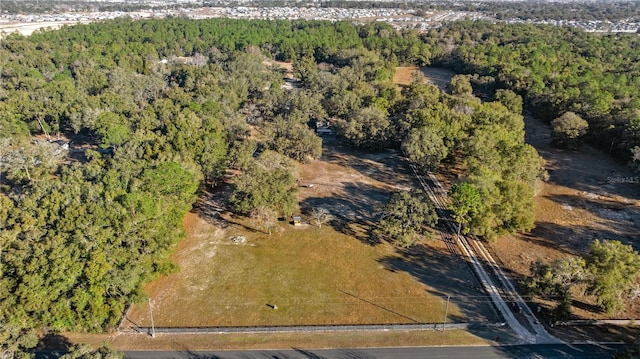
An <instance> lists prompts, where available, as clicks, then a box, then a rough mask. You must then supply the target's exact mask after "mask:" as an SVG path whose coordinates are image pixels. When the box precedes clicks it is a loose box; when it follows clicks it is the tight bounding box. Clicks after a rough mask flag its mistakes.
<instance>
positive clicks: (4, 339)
mask: <svg viewBox="0 0 640 359" xmlns="http://www.w3.org/2000/svg"><path fill="white" fill-rule="evenodd" d="M37 344H38V336H37V335H36V333H35V331H34V330H30V329H23V328H19V327H17V326H14V325H11V324H7V323H2V322H0V358H2V359H5V358H7V359H10V358H16V359H22V358H24V359H26V358H33V357H35V354H34V353H32V352H31V351H30V350H31V349H33V348H35V346H36V345H37Z"/></svg>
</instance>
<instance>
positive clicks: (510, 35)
mask: <svg viewBox="0 0 640 359" xmlns="http://www.w3.org/2000/svg"><path fill="white" fill-rule="evenodd" d="M430 36H439V37H440V38H441V39H442V41H447V42H450V43H453V44H454V45H453V46H452V48H453V50H452V51H451V52H450V53H447V54H445V55H444V56H441V57H440V58H439V59H437V60H434V61H435V62H437V63H439V64H442V65H445V66H448V67H451V68H452V69H455V70H456V71H460V72H464V73H468V74H472V75H474V76H476V75H477V77H476V78H475V80H474V81H475V84H476V85H477V86H476V88H477V89H478V90H479V91H480V92H484V93H487V94H491V93H493V91H494V90H495V89H496V88H507V89H510V90H512V91H514V92H516V93H517V94H519V95H521V96H522V97H523V98H524V102H525V107H526V109H528V110H530V111H531V112H532V113H533V114H534V115H536V116H539V117H541V118H543V119H546V120H547V121H551V120H552V119H554V118H557V117H559V116H560V115H562V114H564V113H565V112H574V113H576V114H578V115H579V116H581V117H582V118H584V119H585V120H587V121H588V122H589V132H588V133H587V139H588V140H589V141H590V142H591V143H594V144H596V145H597V146H599V147H600V148H602V149H603V150H604V151H606V152H608V153H612V154H614V155H616V156H618V157H620V158H622V159H627V160H628V159H629V158H630V156H631V150H632V149H633V148H634V147H636V146H640V97H639V92H638V87H639V86H640V52H639V51H638V50H637V49H638V48H640V38H639V37H638V36H636V35H628V34H627V35H625V34H595V33H587V32H584V31H581V30H577V29H572V28H565V27H552V26H535V25H525V24H521V25H505V24H491V23H488V22H479V21H478V22H469V21H463V22H458V23H453V24H451V25H449V26H446V27H444V28H443V29H441V30H440V31H438V32H437V34H436V33H435V32H434V33H431V34H430Z"/></svg>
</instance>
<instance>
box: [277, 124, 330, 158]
mask: <svg viewBox="0 0 640 359" xmlns="http://www.w3.org/2000/svg"><path fill="white" fill-rule="evenodd" d="M268 129H269V131H270V135H269V138H270V141H269V147H270V148H271V149H272V150H274V151H276V152H278V153H281V154H283V155H285V156H287V157H290V158H292V159H294V160H296V161H299V162H303V163H307V162H309V161H311V160H314V159H317V158H320V156H321V155H322V138H320V137H318V136H317V135H316V134H315V133H314V132H313V131H312V130H311V129H310V128H309V126H308V125H306V124H302V123H300V122H298V121H292V120H291V119H290V120H289V121H284V120H282V119H276V121H274V122H273V124H272V125H271V126H269V127H268Z"/></svg>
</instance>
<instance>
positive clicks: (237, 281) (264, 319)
mask: <svg viewBox="0 0 640 359" xmlns="http://www.w3.org/2000/svg"><path fill="white" fill-rule="evenodd" d="M189 216H190V217H193V218H188V221H190V222H191V223H190V225H189V227H190V228H191V229H192V230H193V229H195V230H196V231H195V232H192V233H191V234H190V236H189V238H188V239H187V243H184V244H183V246H182V248H181V250H180V251H179V252H178V253H177V254H176V257H175V259H176V261H177V262H178V264H179V265H180V267H181V269H182V270H181V271H180V272H179V273H177V274H174V275H171V276H168V277H166V278H162V279H160V280H158V281H156V282H154V283H153V284H152V285H151V286H150V287H149V288H148V292H149V294H150V296H151V298H152V303H153V315H154V319H155V325H157V326H235V325H249V326H251V325H297V324H357V323H416V322H426V323H431V322H440V321H442V320H443V318H444V310H445V302H446V299H445V298H444V297H443V296H441V295H434V294H433V293H432V292H431V290H430V288H429V287H428V286H426V285H424V284H423V283H420V282H419V281H416V280H415V278H413V277H412V276H411V275H410V274H409V273H407V272H401V271H396V270H390V269H389V268H388V266H386V265H385V262H389V261H392V260H394V259H395V260H398V261H399V260H401V257H400V254H398V253H397V252H396V251H395V249H394V248H393V247H391V246H390V245H387V244H381V245H376V246H371V245H369V244H366V243H363V242H361V241H359V240H357V239H355V238H354V237H353V236H348V235H345V234H342V233H339V232H337V231H336V230H335V229H334V228H332V227H331V226H324V227H323V228H322V229H318V228H316V227H312V226H310V225H306V226H304V227H303V228H293V227H292V226H290V225H289V224H288V223H282V224H281V227H283V228H284V229H283V230H282V231H280V232H277V233H274V234H272V235H271V236H269V235H266V234H264V233H261V232H259V231H252V230H247V229H242V227H241V226H240V225H233V226H231V227H230V228H228V229H227V230H224V231H221V230H217V229H216V228H214V227H213V226H212V225H211V224H209V223H207V222H206V221H205V220H203V219H202V218H199V217H197V215H195V214H190V215H189ZM245 225H246V226H247V227H249V226H250V224H245ZM234 235H245V236H246V237H247V242H246V243H244V244H233V242H231V241H230V240H229V237H231V236H234ZM274 305H275V306H277V309H273V308H272V307H271V306H274ZM148 314H149V311H148V307H147V305H146V303H145V304H143V305H140V306H138V307H135V308H134V309H133V310H132V312H131V313H130V318H131V320H132V321H133V322H135V323H136V324H137V325H139V326H150V318H149V315H148ZM449 314H450V316H451V318H459V317H461V316H462V314H461V313H460V310H459V308H458V307H457V305H455V304H452V305H451V306H450V307H449Z"/></svg>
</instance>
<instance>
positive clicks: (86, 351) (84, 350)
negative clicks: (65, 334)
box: [60, 344, 124, 359]
mask: <svg viewBox="0 0 640 359" xmlns="http://www.w3.org/2000/svg"><path fill="white" fill-rule="evenodd" d="M122 358H124V354H123V353H121V352H118V351H115V350H113V349H111V348H109V347H108V346H106V345H103V346H101V347H99V348H97V349H93V348H92V347H91V346H90V345H88V344H78V345H74V346H72V347H71V348H70V349H69V352H68V353H66V354H65V355H63V356H61V357H60V359H122Z"/></svg>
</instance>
